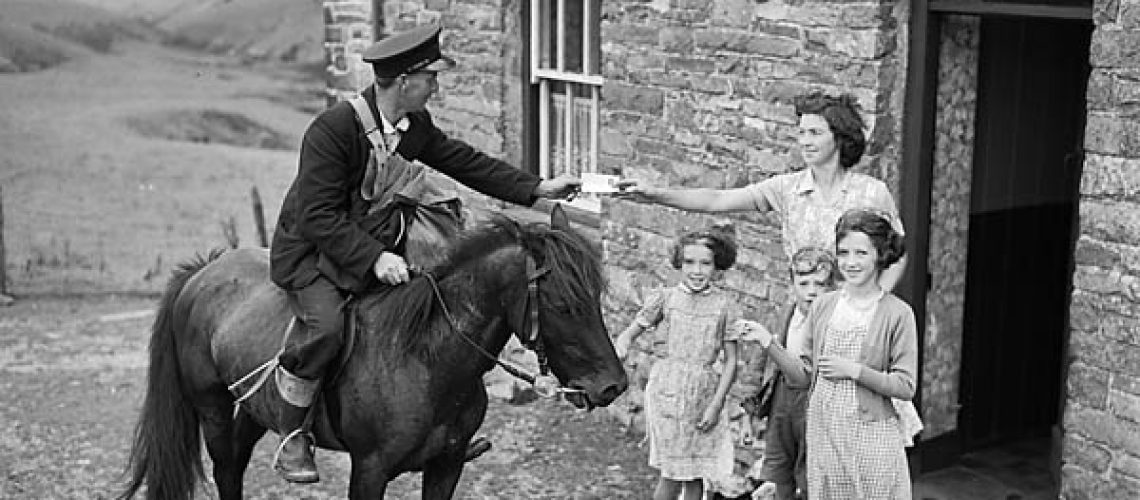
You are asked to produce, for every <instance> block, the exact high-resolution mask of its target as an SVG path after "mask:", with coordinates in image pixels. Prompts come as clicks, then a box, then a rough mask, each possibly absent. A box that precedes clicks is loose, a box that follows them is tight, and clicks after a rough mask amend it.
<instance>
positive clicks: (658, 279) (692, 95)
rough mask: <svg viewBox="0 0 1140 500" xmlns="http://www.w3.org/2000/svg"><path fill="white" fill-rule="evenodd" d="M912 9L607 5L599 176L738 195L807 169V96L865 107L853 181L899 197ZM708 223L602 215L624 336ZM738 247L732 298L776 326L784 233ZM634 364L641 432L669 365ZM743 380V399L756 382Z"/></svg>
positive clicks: (633, 213) (765, 218)
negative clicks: (687, 243) (864, 180)
mask: <svg viewBox="0 0 1140 500" xmlns="http://www.w3.org/2000/svg"><path fill="white" fill-rule="evenodd" d="M907 6H908V3H907V2H888V1H873V2H829V1H811V0H807V1H797V0H773V1H769V2H755V1H752V0H714V1H707V0H672V1H658V2H642V1H607V2H604V3H603V20H602V54H603V73H604V76H605V79H606V83H605V87H604V90H603V112H602V137H601V169H602V170H603V171H604V172H608V173H615V174H620V175H622V176H624V177H634V178H639V179H645V180H648V181H650V182H653V183H656V184H658V185H673V186H689V187H711V188H727V187H740V186H745V185H747V184H749V183H753V182H757V181H760V180H762V179H765V178H767V177H770V176H772V175H775V174H778V173H783V172H788V171H790V170H793V169H797V168H802V165H800V164H799V159H798V155H797V154H796V153H795V151H794V150H793V148H794V147H795V144H794V143H795V140H794V133H795V127H796V123H797V117H796V116H795V112H794V109H793V107H792V98H793V97H794V96H795V95H797V94H800V93H802V92H804V91H805V90H807V89H809V88H822V89H824V90H826V91H829V92H833V93H836V92H850V93H852V94H854V95H855V96H856V97H858V99H859V102H860V104H861V105H862V107H863V109H864V111H865V118H866V120H867V123H868V125H869V126H870V127H871V131H870V138H871V141H870V146H869V149H868V153H869V154H868V155H867V157H866V158H865V159H864V161H863V162H861V163H860V164H859V165H858V166H856V170H858V171H862V172H866V173H869V174H871V175H875V176H878V177H880V178H883V179H885V180H886V181H887V182H888V185H890V186H891V187H892V189H896V196H897V186H898V183H897V179H898V170H899V168H898V165H897V162H898V144H899V139H898V135H899V131H898V130H897V126H898V123H899V119H900V117H901V95H902V93H901V85H900V82H901V81H902V79H901V75H902V73H901V72H903V71H904V68H903V67H902V62H903V61H904V60H905V54H903V52H902V51H901V50H899V48H898V47H899V46H900V44H905V37H906V29H905V20H906V19H907V15H908V14H907V11H906V9H907ZM721 219H724V217H710V216H704V215H700V214H694V213H688V212H683V211H678V210H671V209H665V208H661V207H656V206H649V205H643V204H637V203H632V202H626V201H613V200H607V201H606V202H605V203H604V204H603V217H602V221H603V222H602V232H603V243H604V245H605V250H606V256H607V257H606V258H607V265H608V268H609V269H608V270H609V273H610V276H611V282H612V285H613V293H612V295H611V296H610V297H609V300H608V302H607V304H606V308H607V312H609V313H610V317H611V319H612V320H613V321H612V323H611V328H612V329H613V330H614V331H615V333H616V332H617V331H619V330H620V329H621V328H623V327H624V326H625V325H626V324H628V321H629V319H630V318H631V317H632V314H633V313H634V312H636V310H637V307H638V305H639V304H640V303H641V301H642V300H643V299H644V297H645V296H646V294H647V293H649V291H650V290H651V289H653V288H656V287H660V286H664V285H668V284H672V283H675V282H676V279H677V277H676V275H675V272H674V270H673V269H672V268H670V267H669V265H668V258H667V255H668V251H669V248H670V245H671V243H672V241H673V239H674V238H675V237H676V235H677V234H678V233H679V232H680V231H682V230H684V229H693V228H698V227H703V226H706V225H708V224H710V223H712V222H714V221H719V220H721ZM730 220H731V221H732V222H733V223H734V225H735V227H736V229H737V233H738V240H739V242H740V244H741V246H742V250H741V252H740V259H739V261H738V265H737V267H736V268H734V269H733V270H731V271H730V272H729V273H728V275H727V278H726V279H725V282H724V286H725V287H727V288H728V289H729V290H730V291H732V293H734V294H736V295H737V296H738V297H739V302H740V304H741V305H742V306H743V307H744V308H745V309H746V311H747V315H748V316H749V317H751V318H753V319H757V320H760V321H763V322H765V323H768V324H771V323H772V322H773V321H774V319H775V316H776V311H777V310H778V309H779V308H780V307H781V306H783V305H784V304H787V303H788V301H789V296H788V291H787V280H788V278H787V273H786V266H787V262H786V258H785V256H784V255H783V250H782V247H781V244H780V237H779V232H778V226H777V219H776V218H775V217H774V216H772V215H771V214H740V215H735V216H733V217H731V219H730ZM637 347H638V350H637V352H635V353H634V354H633V355H631V361H630V365H631V368H632V370H633V373H634V379H633V387H632V388H631V390H630V393H629V397H628V398H626V401H625V405H624V406H619V410H625V411H629V412H630V413H629V414H626V415H625V418H628V419H629V420H630V421H631V422H633V423H637V422H639V418H640V417H639V411H640V398H641V392H640V391H641V388H642V387H644V383H645V380H646V377H647V373H648V368H649V367H650V366H651V365H652V363H653V361H654V360H655V359H657V357H658V356H660V354H661V347H662V346H661V344H660V339H656V338H655V337H654V336H653V335H652V334H651V333H647V334H645V335H643V339H642V340H641V342H640V343H639V344H638V346H637ZM757 376H758V374H757V373H756V370H755V369H752V370H747V371H746V372H745V373H744V374H743V376H742V378H743V379H744V380H743V381H744V384H743V385H742V386H741V387H738V388H737V389H736V390H735V391H734V392H736V393H737V394H740V393H743V392H748V391H749V390H750V389H749V387H748V386H749V385H751V384H752V383H754V382H755V381H756V380H757Z"/></svg>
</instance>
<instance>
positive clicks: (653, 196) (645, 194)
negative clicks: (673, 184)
mask: <svg viewBox="0 0 1140 500" xmlns="http://www.w3.org/2000/svg"><path fill="white" fill-rule="evenodd" d="M615 186H616V187H617V188H618V192H616V193H614V194H613V196H614V197H615V198H621V199H625V200H636V201H648V202H651V203H652V202H656V201H657V193H658V192H659V190H658V189H657V188H655V187H653V186H651V185H649V183H647V182H645V181H641V180H637V179H622V180H620V181H617V184H616V185H615Z"/></svg>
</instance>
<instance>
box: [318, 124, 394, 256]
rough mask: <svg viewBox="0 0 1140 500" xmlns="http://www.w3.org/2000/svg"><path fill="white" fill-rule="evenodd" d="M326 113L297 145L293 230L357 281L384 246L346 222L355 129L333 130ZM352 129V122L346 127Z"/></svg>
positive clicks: (347, 220) (348, 207)
mask: <svg viewBox="0 0 1140 500" xmlns="http://www.w3.org/2000/svg"><path fill="white" fill-rule="evenodd" d="M330 116H332V115H330V114H324V115H322V116H321V117H319V118H318V119H317V120H316V121H314V122H313V124H312V125H310V126H309V129H308V130H307V131H305V137H304V139H303V140H302V142H301V160H300V166H299V168H298V173H297V181H296V182H297V186H298V189H297V214H298V215H297V229H298V232H299V233H300V235H301V237H302V238H304V239H305V240H307V241H310V242H312V243H313V244H314V245H316V246H317V250H318V251H320V253H321V254H323V255H324V256H326V257H327V258H329V259H331V260H332V261H333V262H334V263H336V264H337V265H338V266H339V267H341V268H342V269H344V270H345V271H347V272H349V273H352V274H354V275H356V276H361V277H363V276H366V275H367V273H369V272H371V269H372V264H373V263H374V262H375V261H376V259H377V258H378V257H379V256H380V254H381V253H382V252H383V251H384V250H385V247H384V244H383V243H381V242H379V241H377V240H376V239H375V238H373V237H372V236H370V235H369V234H368V233H367V232H366V231H364V230H363V229H362V228H361V227H360V226H358V225H357V224H356V223H354V222H353V221H351V220H350V219H349V210H350V207H351V201H350V196H351V195H350V193H351V191H350V190H351V189H354V187H353V186H350V183H351V182H352V180H353V178H354V175H353V174H354V172H355V170H356V169H355V168H354V167H353V165H354V162H356V163H359V161H360V159H357V158H352V150H353V148H352V147H351V145H350V143H349V141H351V140H354V139H355V137H356V136H355V133H354V132H355V130H354V128H352V127H350V128H349V129H348V130H335V129H334V128H333V126H332V125H331V124H330V122H331V121H333V120H330V119H329V117H330ZM349 123H350V124H351V122H349Z"/></svg>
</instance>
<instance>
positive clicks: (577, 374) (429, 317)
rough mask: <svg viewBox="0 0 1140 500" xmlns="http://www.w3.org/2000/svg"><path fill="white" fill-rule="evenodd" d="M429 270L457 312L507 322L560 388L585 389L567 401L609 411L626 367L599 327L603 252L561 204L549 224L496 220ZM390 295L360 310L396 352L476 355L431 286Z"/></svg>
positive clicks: (469, 234)
mask: <svg viewBox="0 0 1140 500" xmlns="http://www.w3.org/2000/svg"><path fill="white" fill-rule="evenodd" d="M528 268H529V269H528ZM431 274H432V275H433V276H436V277H437V279H438V281H439V286H440V288H441V289H442V290H443V291H444V293H446V294H447V295H448V296H449V297H452V300H453V302H454V304H453V306H454V307H453V308H454V309H457V310H459V309H463V310H469V311H473V314H474V315H475V316H478V317H481V318H484V319H489V318H492V317H493V318H495V322H492V324H495V325H498V326H497V327H496V328H500V329H501V328H503V327H504V326H505V327H506V328H507V329H509V330H510V331H512V332H514V333H515V334H516V335H517V336H518V337H519V339H520V340H522V341H523V342H524V344H527V345H528V346H530V347H532V348H535V349H537V350H538V351H541V352H542V354H543V355H544V356H545V360H546V363H547V366H548V367H549V368H550V370H551V371H552V372H553V374H554V376H556V377H557V378H558V380H559V382H560V383H561V384H562V386H563V387H567V388H571V389H575V390H577V391H578V392H572V393H571V394H569V395H568V396H567V399H568V400H570V402H571V403H573V404H574V405H575V406H578V407H584V408H592V407H594V406H605V405H608V404H610V403H611V402H613V400H614V399H615V398H617V397H618V396H619V395H621V393H623V392H625V389H626V387H627V386H628V379H627V377H626V374H625V369H624V368H623V366H622V364H621V361H620V360H618V357H617V354H616V353H615V352H614V348H613V343H612V342H611V341H610V335H609V331H608V330H606V325H605V323H604V322H603V321H602V310H601V296H602V291H603V288H605V277H604V274H603V272H602V264H601V253H600V251H599V250H598V249H597V248H596V247H595V246H594V245H592V244H591V243H590V242H589V241H588V240H586V239H585V238H583V237H582V236H581V235H580V234H578V233H577V232H575V231H573V230H572V229H570V226H569V223H568V222H567V220H566V214H565V212H563V211H562V209H561V208H557V207H556V208H555V209H554V212H553V213H552V215H551V223H550V224H543V223H531V224H519V223H518V222H515V221H513V220H510V219H508V218H505V217H495V218H493V219H492V220H491V221H490V223H489V224H488V225H486V226H485V227H481V228H477V229H472V230H470V231H466V232H464V233H463V235H462V236H461V237H460V238H459V240H458V241H456V242H455V243H454V244H453V245H452V246H451V248H450V251H449V252H448V257H447V258H446V259H445V260H444V261H443V262H441V263H440V264H439V265H438V266H437V267H436V268H435V269H433V270H432V273H431ZM388 293H399V296H398V297H396V298H393V299H392V300H388V301H387V304H386V305H385V307H367V306H366V307H362V309H364V310H366V311H369V315H370V317H369V319H368V321H369V324H371V325H373V326H374V327H375V328H377V329H381V328H386V329H388V330H389V331H391V334H392V338H393V342H394V343H393V344H392V345H394V346H395V348H396V352H398V353H404V355H406V354H410V353H414V354H416V355H418V356H419V357H421V358H422V359H427V360H438V359H439V358H440V356H441V354H442V353H444V352H445V351H446V349H445V348H444V346H449V345H458V346H461V348H462V349H464V350H465V351H464V352H465V353H468V354H470V356H468V357H469V358H470V357H471V356H474V357H476V358H478V357H479V355H478V353H476V352H474V351H473V350H472V347H471V346H469V345H467V344H464V343H459V342H458V341H457V340H455V338H456V332H454V331H453V329H454V328H452V327H446V326H444V325H446V324H447V322H448V321H445V320H444V319H442V316H443V313H442V310H441V308H440V307H439V300H437V298H436V297H435V295H434V294H433V288H432V285H431V284H430V283H429V280H426V279H415V280H412V281H411V282H410V283H408V284H406V285H402V286H400V287H399V288H398V289H393V290H390V292H388ZM371 300H383V299H382V298H381V296H376V295H374V296H373V298H372V299H371ZM534 317H537V322H536V321H533V320H532V318H534ZM381 325H383V326H381ZM433 325H434V326H433ZM535 325H537V329H536V328H534V327H535ZM441 326H442V327H441ZM468 326H469V325H468ZM457 327H460V328H463V326H462V325H457ZM503 342H505V338H504V339H503ZM499 347H501V346H499ZM465 355H466V354H465Z"/></svg>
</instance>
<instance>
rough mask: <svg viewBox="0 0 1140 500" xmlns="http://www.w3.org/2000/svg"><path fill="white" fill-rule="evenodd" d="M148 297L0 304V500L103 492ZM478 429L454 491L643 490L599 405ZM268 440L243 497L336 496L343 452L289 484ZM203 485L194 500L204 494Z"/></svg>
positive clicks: (130, 399) (407, 486)
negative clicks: (476, 446) (475, 453)
mask: <svg viewBox="0 0 1140 500" xmlns="http://www.w3.org/2000/svg"><path fill="white" fill-rule="evenodd" d="M153 305H154V300H152V299H147V298H138V297H123V296H102V297H88V298H71V299H60V298H44V299H37V300H22V301H19V302H18V303H17V304H16V305H14V306H12V307H9V308H5V309H3V310H2V311H0V457H4V458H3V460H0V499H13V500H15V499H45V500H46V499H107V498H113V494H114V493H116V492H117V490H118V487H119V485H120V484H121V482H120V478H121V475H120V474H121V473H122V470H123V468H124V466H125V464H126V454H127V452H128V449H129V446H130V437H131V432H132V429H133V426H134V422H135V419H136V416H137V411H138V407H139V405H140V404H141V401H142V395H143V392H144V391H145V388H146V381H145V376H146V362H147V359H146V344H147V341H148V339H149V327H150V322H151V320H152V319H153V316H152V315H151V314H150V313H151V310H152V307H153ZM481 434H482V435H486V436H488V437H489V438H490V439H491V440H492V442H493V443H494V448H493V449H492V450H491V451H490V452H488V453H487V454H486V455H484V456H482V457H480V458H479V459H477V460H476V461H474V462H472V463H471V464H469V465H468V467H467V468H466V470H465V472H464V474H463V479H462V481H461V483H460V485H459V488H458V490H457V494H456V498H467V499H540V498H549V499H555V498H557V499H593V498H597V499H614V498H645V497H646V495H647V492H648V491H649V490H648V489H649V488H651V487H652V485H653V481H654V477H655V476H654V472H653V470H652V469H649V468H648V467H647V466H646V465H645V459H646V450H645V448H643V447H640V446H639V441H640V437H639V436H637V435H635V434H633V433H629V432H626V431H625V430H624V429H622V428H621V427H620V426H618V425H617V424H615V423H614V421H613V420H612V419H611V418H609V417H607V416H606V415H605V414H604V413H602V412H591V413H586V412H582V411H579V410H575V409H574V408H573V407H572V406H570V405H569V404H568V403H565V402H555V401H548V400H537V401H532V402H530V403H527V404H524V405H518V406H515V405H511V404H508V403H505V402H501V401H495V402H492V405H491V408H490V411H489V412H488V415H487V421H486V423H485V424H484V425H483V428H482V430H481ZM275 441H276V439H275V438H274V437H273V436H272V435H268V436H267V437H266V438H264V439H263V440H262V442H261V443H260V444H259V445H258V449H257V451H256V452H255V456H254V460H253V463H252V464H251V465H250V469H249V472H248V473H247V474H246V493H247V495H246V498H251V499H285V498H298V499H331V498H344V497H345V495H346V494H347V484H348V482H347V481H348V460H347V456H346V455H344V454H340V453H333V452H327V451H326V452H321V453H319V454H318V462H319V466H320V468H321V471H322V477H323V479H322V481H321V482H320V483H318V484H316V485H313V486H294V485H290V484H288V483H286V482H284V481H282V480H280V479H278V478H277V477H276V476H275V475H274V473H273V471H272V470H271V468H270V459H271V456H272V445H273V444H274V443H275ZM206 464H207V466H208V464H209V460H208V459H206ZM418 486H419V478H418V477H417V476H416V475H407V476H404V477H401V478H400V479H398V480H397V481H396V482H395V483H394V485H393V487H392V488H391V489H390V490H389V498H398V499H403V498H419V497H418ZM203 490H204V492H202V493H200V494H199V498H215V496H214V494H213V490H212V488H211V487H208V486H207V487H205V488H203Z"/></svg>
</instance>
